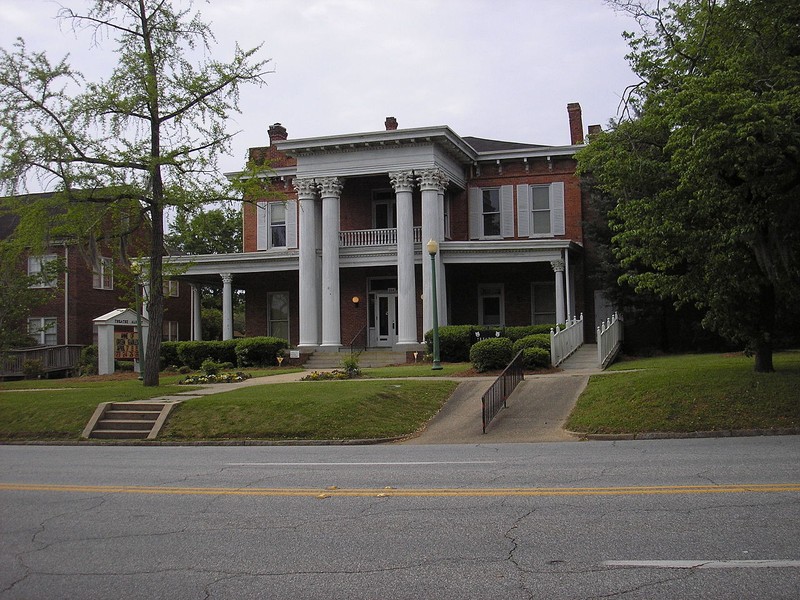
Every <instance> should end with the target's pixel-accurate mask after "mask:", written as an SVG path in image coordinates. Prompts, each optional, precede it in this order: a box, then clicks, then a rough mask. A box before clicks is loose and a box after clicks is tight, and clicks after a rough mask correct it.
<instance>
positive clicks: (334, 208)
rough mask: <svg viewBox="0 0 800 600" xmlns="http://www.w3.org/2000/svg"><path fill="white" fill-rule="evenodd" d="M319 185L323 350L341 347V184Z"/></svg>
mask: <svg viewBox="0 0 800 600" xmlns="http://www.w3.org/2000/svg"><path fill="white" fill-rule="evenodd" d="M318 183H319V195H320V197H321V198H322V347H323V348H331V349H333V348H339V347H340V346H341V345H342V341H341V340H342V330H341V312H340V311H341V309H340V301H341V299H340V297H339V296H340V293H339V200H340V197H341V193H342V182H341V180H340V179H339V178H338V177H326V178H324V179H322V180H321V181H319V182H318Z"/></svg>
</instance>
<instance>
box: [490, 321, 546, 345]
mask: <svg viewBox="0 0 800 600" xmlns="http://www.w3.org/2000/svg"><path fill="white" fill-rule="evenodd" d="M555 327H556V326H555V323H553V324H552V325H519V326H514V327H506V328H505V330H504V331H503V335H504V336H505V337H507V338H508V339H510V340H511V341H512V342H516V341H517V340H521V339H522V338H524V337H528V336H529V335H538V334H545V333H546V334H548V335H549V334H550V330H551V329H555Z"/></svg>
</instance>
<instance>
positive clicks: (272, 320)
mask: <svg viewBox="0 0 800 600" xmlns="http://www.w3.org/2000/svg"><path fill="white" fill-rule="evenodd" d="M267 335H269V336H272V337H276V338H281V339H284V340H288V339H289V292H270V293H268V294H267Z"/></svg>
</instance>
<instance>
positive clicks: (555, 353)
mask: <svg viewBox="0 0 800 600" xmlns="http://www.w3.org/2000/svg"><path fill="white" fill-rule="evenodd" d="M582 345H583V313H581V318H580V319H576V318H575V317H573V318H572V319H569V318H568V319H567V322H566V324H565V325H564V329H561V327H560V326H559V325H556V328H555V330H553V329H551V330H550V362H551V363H552V365H553V366H554V367H557V366H558V365H560V364H561V363H562V362H564V360H566V358H567V357H568V356H569V355H570V354H572V353H573V352H575V350H577V349H578V348H580V347H581V346H582Z"/></svg>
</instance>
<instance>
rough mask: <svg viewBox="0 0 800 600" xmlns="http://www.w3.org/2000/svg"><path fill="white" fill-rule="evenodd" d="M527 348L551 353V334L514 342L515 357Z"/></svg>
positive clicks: (537, 335) (539, 334) (540, 334)
mask: <svg viewBox="0 0 800 600" xmlns="http://www.w3.org/2000/svg"><path fill="white" fill-rule="evenodd" d="M525 348H541V349H543V350H547V352H550V334H549V333H537V334H534V335H526V336H525V337H524V338H520V339H518V340H517V341H516V342H514V355H516V354H517V352H519V351H520V350H524V349H525Z"/></svg>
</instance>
